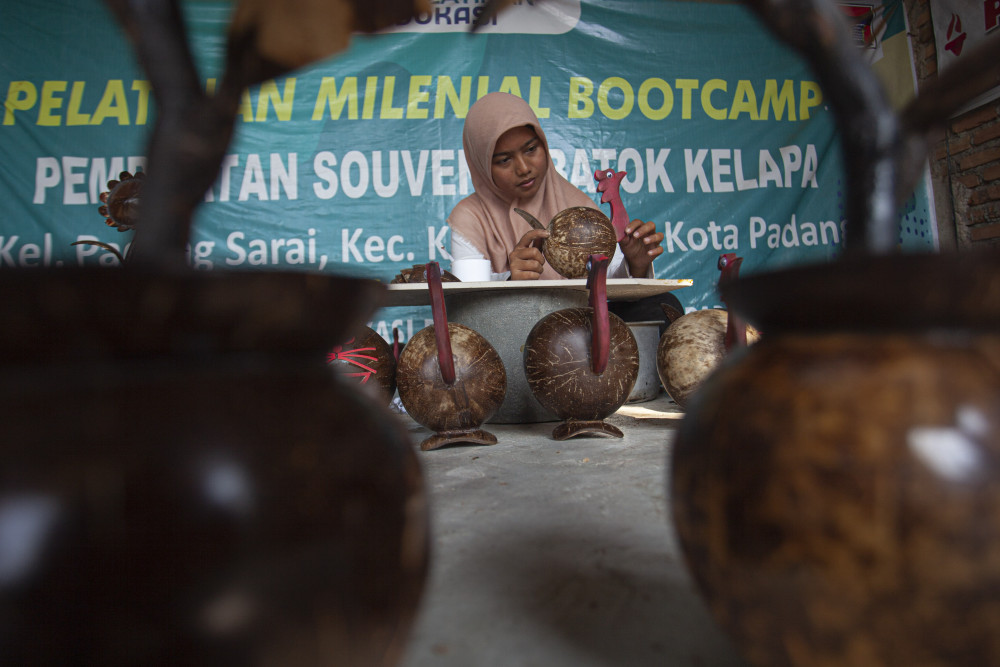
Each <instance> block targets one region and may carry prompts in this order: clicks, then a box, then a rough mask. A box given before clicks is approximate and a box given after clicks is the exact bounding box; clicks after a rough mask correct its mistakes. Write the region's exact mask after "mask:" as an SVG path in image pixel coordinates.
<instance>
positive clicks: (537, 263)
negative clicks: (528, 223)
mask: <svg viewBox="0 0 1000 667" xmlns="http://www.w3.org/2000/svg"><path fill="white" fill-rule="evenodd" d="M547 238H549V232H548V231H547V230H544V229H532V230H530V231H528V232H527V233H525V235H524V236H522V237H521V240H520V241H518V242H517V245H515V246H514V249H513V250H511V251H510V255H508V256H507V262H508V263H509V264H510V279H511V280H538V278H539V277H540V276H541V275H542V267H544V266H545V257H543V256H542V251H541V250H539V249H538V248H536V247H535V245H536V243H537V244H538V245H539V246H540V245H541V242H542V240H543V239H547Z"/></svg>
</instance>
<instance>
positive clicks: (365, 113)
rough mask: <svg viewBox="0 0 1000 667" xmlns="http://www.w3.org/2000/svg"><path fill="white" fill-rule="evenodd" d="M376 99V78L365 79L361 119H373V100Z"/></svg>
mask: <svg viewBox="0 0 1000 667" xmlns="http://www.w3.org/2000/svg"><path fill="white" fill-rule="evenodd" d="M376 99H378V77H377V76H370V77H368V78H366V79H365V102H364V105H363V106H362V109H361V117H362V118H364V119H365V120H371V119H372V118H374V117H375V100H376Z"/></svg>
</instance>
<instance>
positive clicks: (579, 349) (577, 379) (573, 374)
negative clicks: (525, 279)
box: [524, 308, 639, 421]
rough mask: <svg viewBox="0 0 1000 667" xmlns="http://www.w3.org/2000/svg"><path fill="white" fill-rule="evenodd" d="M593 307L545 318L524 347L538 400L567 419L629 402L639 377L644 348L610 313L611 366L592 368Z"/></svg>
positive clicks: (599, 415)
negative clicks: (602, 368) (640, 356)
mask: <svg viewBox="0 0 1000 667" xmlns="http://www.w3.org/2000/svg"><path fill="white" fill-rule="evenodd" d="M592 317H593V315H592V310H591V309H590V308H565V309H563V310H558V311H556V312H554V313H550V314H549V315H546V316H545V317H543V318H542V319H540V320H539V321H538V322H537V323H536V324H535V326H534V327H532V329H531V332H530V333H528V339H527V342H526V343H525V345H524V374H525V377H526V379H527V380H528V386H530V387H531V391H532V392H534V394H535V398H537V399H538V402H539V403H541V404H542V405H544V406H545V407H546V408H548V409H549V410H551V411H552V412H553V413H555V415H556V416H557V417H559V418H560V419H562V420H570V419H572V420H581V421H591V420H600V419H604V418H605V417H607V416H608V415H610V414H612V413H613V412H614V411H616V410H617V409H618V408H620V407H621V406H622V405H624V404H625V401H627V400H628V397H629V394H631V393H632V388H633V387H634V386H635V381H636V378H638V377H639V346H638V345H637V344H636V342H635V336H633V335H632V331H631V330H630V329H629V328H628V325H626V324H625V322H623V321H622V319H621V318H620V317H618V316H617V315H614V314H611V313H609V316H608V319H609V323H610V331H611V337H610V340H611V344H610V350H609V356H608V365H607V368H606V369H605V370H604V372H603V373H602V374H600V375H596V374H595V373H594V371H593V370H592V369H591V365H592V362H591V352H590V350H591V331H592V325H591V318H592Z"/></svg>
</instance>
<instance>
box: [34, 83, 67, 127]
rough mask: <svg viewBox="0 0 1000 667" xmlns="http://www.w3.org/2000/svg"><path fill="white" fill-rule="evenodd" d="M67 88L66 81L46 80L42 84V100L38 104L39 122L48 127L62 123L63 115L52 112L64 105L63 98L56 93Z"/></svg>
mask: <svg viewBox="0 0 1000 667" xmlns="http://www.w3.org/2000/svg"><path fill="white" fill-rule="evenodd" d="M65 90H66V82H65V81H46V82H45V83H43V84H42V100H41V102H40V103H39V105H38V124H39V125H44V126H46V127H49V126H56V125H61V124H62V117H61V116H53V115H52V112H53V111H56V110H58V109H59V108H60V107H61V106H62V102H63V101H62V98H61V97H56V96H55V95H56V93H61V92H63V91H65Z"/></svg>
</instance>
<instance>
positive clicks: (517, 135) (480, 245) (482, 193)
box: [448, 93, 663, 280]
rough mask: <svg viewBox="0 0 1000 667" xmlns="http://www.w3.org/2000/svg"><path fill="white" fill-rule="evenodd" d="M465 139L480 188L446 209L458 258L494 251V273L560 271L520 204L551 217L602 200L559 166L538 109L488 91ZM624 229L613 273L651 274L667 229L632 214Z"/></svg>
mask: <svg viewBox="0 0 1000 667" xmlns="http://www.w3.org/2000/svg"><path fill="white" fill-rule="evenodd" d="M462 145H463V147H464V149H465V159H466V162H467V163H468V165H469V172H470V174H471V176H472V185H473V187H474V188H475V192H474V193H473V194H471V195H469V196H468V197H466V198H465V199H463V200H462V201H460V202H459V203H458V204H457V205H456V206H455V208H454V209H453V210H452V212H451V215H450V216H448V224H449V225H450V227H451V254H452V257H453V259H462V258H466V257H476V258H487V259H489V260H490V263H491V264H492V265H493V279H494V280H508V279H509V280H538V279H543V280H558V279H560V278H562V276H561V275H559V274H558V273H557V272H556V271H555V270H554V269H553V268H552V267H551V266H549V265H548V264H547V263H546V262H545V258H544V257H543V256H542V253H541V251H540V250H539V249H538V248H537V247H535V245H536V242H538V244H539V245H540V241H541V239H544V238H546V237H548V235H549V233H548V232H547V231H542V230H538V229H534V228H533V227H531V225H529V224H528V223H527V222H526V221H525V220H524V219H523V218H522V217H521V216H520V215H518V214H517V213H515V212H514V208H515V207H516V208H520V209H523V210H525V211H527V212H528V213H531V214H532V215H533V216H535V217H536V218H537V219H539V220H543V221H547V220H551V219H552V217H553V216H554V215H555V214H556V213H558V212H559V211H562V210H563V209H566V208H569V207H571V206H589V207H590V208H598V206H597V205H596V204H595V203H594V202H593V200H591V198H590V197H589V196H588V195H587V194H586V193H585V192H582V191H581V190H580V189H579V188H577V187H576V186H575V185H573V184H572V183H570V182H569V181H567V180H566V179H565V178H563V177H562V176H561V175H560V174H559V172H557V171H556V168H555V165H553V164H552V160H551V159H549V145H548V141H547V140H546V138H545V133H544V132H543V131H542V127H541V125H540V124H539V122H538V117H537V116H535V112H534V111H532V109H531V107H530V106H528V103H527V102H525V101H524V100H522V99H521V98H520V97H517V96H516V95H511V94H509V93H489V94H488V95H486V96H484V97H482V98H481V99H480V100H479V101H477V102H476V103H475V104H473V105H472V107H471V108H470V109H469V114H468V116H466V119H465V128H464V130H463V132H462ZM625 234H626V236H625V239H624V240H623V241H622V242H621V243H620V244H619V249H620V250H621V251H622V252H616V253H615V255H614V258H613V259H612V263H611V266H610V267H609V271H608V277H609V278H627V277H640V278H651V277H653V270H652V264H653V260H654V259H655V258H656V257H657V256H659V255H660V254H661V253H662V252H663V248H662V247H661V246H660V243H661V242H662V241H663V234H661V233H659V232H657V231H656V224H655V223H652V222H646V223H644V222H642V221H641V220H633V221H632V222H630V223H629V225H628V227H627V228H626V230H625Z"/></svg>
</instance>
